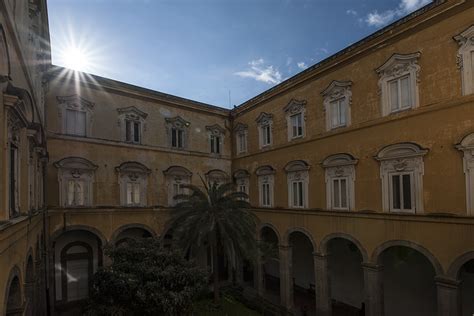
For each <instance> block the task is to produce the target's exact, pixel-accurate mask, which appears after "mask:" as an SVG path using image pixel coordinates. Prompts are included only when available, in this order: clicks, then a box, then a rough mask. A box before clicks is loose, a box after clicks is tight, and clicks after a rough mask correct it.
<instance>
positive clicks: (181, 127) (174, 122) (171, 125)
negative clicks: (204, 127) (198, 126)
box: [165, 116, 191, 150]
mask: <svg viewBox="0 0 474 316" xmlns="http://www.w3.org/2000/svg"><path fill="white" fill-rule="evenodd" d="M165 123H166V134H167V135H168V147H169V148H171V149H175V150H187V149H188V129H189V126H190V125H191V123H190V122H188V121H186V120H184V119H183V118H182V117H181V116H175V117H172V118H165ZM179 135H181V137H182V144H181V145H182V146H181V147H179ZM174 138H176V139H174ZM173 143H175V145H173Z"/></svg>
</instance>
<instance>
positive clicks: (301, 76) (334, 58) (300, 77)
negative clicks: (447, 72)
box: [231, 0, 465, 115]
mask: <svg viewBox="0 0 474 316" xmlns="http://www.w3.org/2000/svg"><path fill="white" fill-rule="evenodd" d="M450 2H454V0H451V1H450V0H433V1H432V2H431V3H429V4H427V5H425V6H423V7H421V8H420V9H418V10H416V11H414V12H412V13H410V14H408V15H406V16H404V17H402V18H400V19H398V20H396V21H394V22H392V23H391V24H389V25H387V26H385V27H383V28H382V29H380V30H378V31H375V32H374V33H372V34H369V35H368V36H366V37H364V38H362V39H361V40H359V41H357V42H355V43H354V44H351V45H349V46H347V47H346V48H343V49H342V50H340V51H338V52H336V53H334V54H333V55H331V56H329V57H327V58H325V59H323V60H321V61H319V62H318V63H316V64H314V65H312V66H311V67H308V68H307V69H305V70H303V71H301V72H299V73H297V74H295V75H294V76H292V77H290V78H288V79H286V80H285V81H283V82H281V83H279V84H277V85H276V86H273V87H271V88H270V89H267V90H265V91H264V92H262V93H260V94H258V95H257V96H255V97H253V98H251V99H248V100H247V101H245V102H243V103H241V104H240V105H238V106H236V107H234V109H232V110H231V112H232V115H239V114H240V113H242V112H245V111H247V110H249V109H250V108H253V107H254V106H257V105H258V104H259V103H261V102H264V101H266V100H268V99H270V98H272V97H274V96H276V95H278V94H280V93H282V92H284V91H286V90H288V89H291V88H293V87H294V86H296V85H298V84H299V83H302V82H304V81H306V80H309V79H312V78H313V77H315V76H316V75H318V74H319V73H321V72H317V70H319V69H320V68H322V67H323V66H328V67H331V66H333V65H334V64H336V63H337V62H338V61H339V59H341V58H342V56H344V55H347V54H348V53H350V52H352V51H354V50H355V49H357V48H359V47H361V46H363V45H369V46H368V47H365V48H363V49H362V50H361V51H360V52H365V51H367V50H369V49H370V48H371V47H372V46H373V45H374V44H371V45H370V44H368V42H369V41H372V40H375V39H377V38H380V37H381V36H382V35H385V34H387V33H389V32H390V33H392V32H393V30H394V29H397V28H400V27H402V26H405V24H406V23H407V22H409V21H412V20H414V19H415V18H417V17H419V16H422V15H424V14H425V13H427V12H432V10H433V9H434V8H437V7H440V6H441V5H442V4H445V3H450ZM464 2H465V0H461V1H459V2H457V5H459V4H462V3H464ZM429 18H431V17H429ZM421 22H423V21H420V23H421ZM390 35H391V36H390V37H391V38H392V37H394V36H396V35H398V32H397V33H395V34H393V33H392V34H390ZM385 41H386V40H384V41H383V42H385ZM377 44H380V43H377ZM348 57H349V58H351V57H353V56H348ZM326 70H327V69H326ZM322 71H324V69H323V70H322Z"/></svg>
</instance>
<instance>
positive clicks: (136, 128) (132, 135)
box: [125, 120, 140, 143]
mask: <svg viewBox="0 0 474 316" xmlns="http://www.w3.org/2000/svg"><path fill="white" fill-rule="evenodd" d="M125 141H127V142H131V143H140V122H137V121H129V120H126V121H125Z"/></svg>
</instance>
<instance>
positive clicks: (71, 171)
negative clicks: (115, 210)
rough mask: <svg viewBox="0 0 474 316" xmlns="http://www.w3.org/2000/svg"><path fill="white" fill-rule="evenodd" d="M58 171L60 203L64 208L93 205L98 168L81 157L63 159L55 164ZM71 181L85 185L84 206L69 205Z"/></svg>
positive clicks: (83, 192)
mask: <svg viewBox="0 0 474 316" xmlns="http://www.w3.org/2000/svg"><path fill="white" fill-rule="evenodd" d="M54 166H55V167H56V168H57V169H58V182H59V203H60V205H61V206H62V207H83V206H91V205H92V196H93V195H92V193H93V183H94V175H95V171H96V169H97V168H98V166H96V165H94V164H93V163H92V162H90V161H89V160H87V159H84V158H80V157H68V158H63V159H61V160H60V161H57V162H55V163H54ZM70 180H71V181H80V182H81V183H82V184H83V191H82V194H83V202H82V205H77V206H74V205H68V185H69V182H70Z"/></svg>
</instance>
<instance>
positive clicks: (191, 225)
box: [168, 181, 257, 302]
mask: <svg viewBox="0 0 474 316" xmlns="http://www.w3.org/2000/svg"><path fill="white" fill-rule="evenodd" d="M203 185H204V187H203V188H201V187H198V186H194V185H183V186H182V187H183V188H184V189H185V190H186V191H187V193H186V194H180V195H177V196H175V197H174V198H175V199H176V200H177V201H178V203H177V205H176V206H175V208H174V210H173V211H172V213H171V219H170V221H169V224H168V225H169V227H170V230H171V231H172V234H173V240H175V241H176V242H177V244H178V245H180V246H181V249H184V250H185V251H189V252H190V254H191V255H193V254H196V253H197V252H198V251H200V248H201V247H202V246H204V245H207V244H209V245H210V247H211V252H212V254H213V263H214V264H213V266H214V267H215V269H214V294H215V296H214V298H215V300H216V302H217V300H218V299H219V293H218V289H219V286H218V283H219V280H218V264H217V261H218V259H217V254H218V249H221V250H222V251H223V253H224V255H225V257H226V258H227V260H228V262H229V263H230V264H231V265H232V267H233V268H234V269H235V266H236V262H237V260H239V259H241V258H249V259H253V258H255V253H256V252H257V243H256V240H255V237H256V236H255V230H256V222H257V221H256V217H255V215H254V214H253V213H252V212H251V211H250V210H249V208H250V204H249V203H248V202H247V199H248V196H247V194H246V193H244V192H236V190H235V185H234V184H233V183H225V184H222V185H219V184H217V183H212V184H211V183H205V182H204V181H203ZM201 250H202V248H201Z"/></svg>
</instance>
